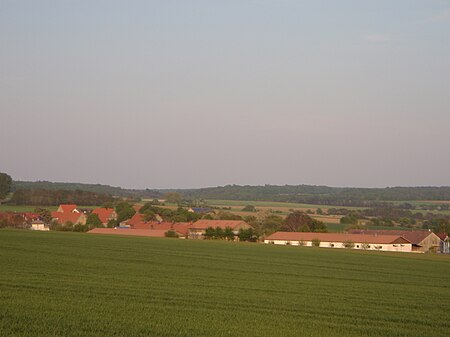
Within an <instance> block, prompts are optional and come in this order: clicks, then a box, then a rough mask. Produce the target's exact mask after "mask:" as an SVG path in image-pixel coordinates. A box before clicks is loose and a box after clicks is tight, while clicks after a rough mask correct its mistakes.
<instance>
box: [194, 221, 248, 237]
mask: <svg viewBox="0 0 450 337" xmlns="http://www.w3.org/2000/svg"><path fill="white" fill-rule="evenodd" d="M210 227H212V228H217V227H220V228H222V229H226V228H231V230H232V231H233V233H234V234H235V235H237V234H238V233H239V230H240V229H249V228H253V227H252V226H250V225H249V224H248V223H246V222H245V221H242V220H198V221H196V222H194V223H193V224H192V225H191V226H189V228H188V231H189V238H191V239H201V238H203V235H204V234H205V231H206V229H207V228H210Z"/></svg>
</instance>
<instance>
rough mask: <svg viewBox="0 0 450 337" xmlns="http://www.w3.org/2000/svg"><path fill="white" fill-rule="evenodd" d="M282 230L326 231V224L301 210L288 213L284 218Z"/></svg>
mask: <svg viewBox="0 0 450 337" xmlns="http://www.w3.org/2000/svg"><path fill="white" fill-rule="evenodd" d="M282 229H283V230H285V231H287V232H304V231H307V232H326V231H327V227H326V225H325V224H324V223H323V222H322V221H319V220H316V219H313V218H311V217H310V216H309V215H308V214H305V213H303V212H301V211H294V212H292V213H290V214H289V215H288V216H287V217H286V219H285V220H284V225H283V227H282Z"/></svg>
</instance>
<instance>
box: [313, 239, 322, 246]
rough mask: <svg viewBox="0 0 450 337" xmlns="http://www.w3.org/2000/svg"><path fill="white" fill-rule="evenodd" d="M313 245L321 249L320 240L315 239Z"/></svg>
mask: <svg viewBox="0 0 450 337" xmlns="http://www.w3.org/2000/svg"><path fill="white" fill-rule="evenodd" d="M311 244H312V246H313V247H320V240H319V239H313V240H312V241H311Z"/></svg>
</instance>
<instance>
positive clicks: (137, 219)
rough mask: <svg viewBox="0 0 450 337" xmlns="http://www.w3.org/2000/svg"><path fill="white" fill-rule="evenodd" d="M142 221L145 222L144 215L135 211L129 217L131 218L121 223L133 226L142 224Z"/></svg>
mask: <svg viewBox="0 0 450 337" xmlns="http://www.w3.org/2000/svg"><path fill="white" fill-rule="evenodd" d="M144 223H145V221H144V215H143V214H141V213H136V214H134V215H133V216H132V217H131V219H129V220H126V221H124V222H123V224H125V225H127V226H130V227H133V226H136V225H139V224H144ZM121 224H122V222H121Z"/></svg>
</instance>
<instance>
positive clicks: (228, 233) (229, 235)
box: [223, 227, 234, 241]
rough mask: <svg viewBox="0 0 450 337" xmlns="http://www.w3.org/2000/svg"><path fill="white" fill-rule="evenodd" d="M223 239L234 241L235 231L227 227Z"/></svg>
mask: <svg viewBox="0 0 450 337" xmlns="http://www.w3.org/2000/svg"><path fill="white" fill-rule="evenodd" d="M223 237H224V238H225V239H226V240H230V241H233V240H234V233H233V230H232V229H231V228H230V227H226V228H225V231H224V232H223Z"/></svg>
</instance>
